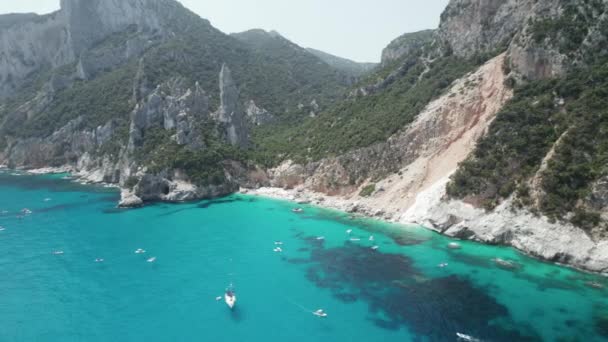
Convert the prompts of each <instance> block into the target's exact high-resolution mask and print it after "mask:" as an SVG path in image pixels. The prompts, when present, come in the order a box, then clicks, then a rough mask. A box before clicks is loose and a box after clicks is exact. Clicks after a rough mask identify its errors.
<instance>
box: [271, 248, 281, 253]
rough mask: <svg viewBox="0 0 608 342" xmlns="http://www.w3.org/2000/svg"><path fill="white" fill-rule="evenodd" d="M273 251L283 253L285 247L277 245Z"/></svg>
mask: <svg viewBox="0 0 608 342" xmlns="http://www.w3.org/2000/svg"><path fill="white" fill-rule="evenodd" d="M272 251H273V252H275V253H281V252H282V251H283V248H281V247H275V248H274V249H273V250H272Z"/></svg>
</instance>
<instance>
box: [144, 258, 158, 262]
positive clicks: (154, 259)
mask: <svg viewBox="0 0 608 342" xmlns="http://www.w3.org/2000/svg"><path fill="white" fill-rule="evenodd" d="M146 261H147V262H155V261H156V257H151V258H150V259H148V260H146Z"/></svg>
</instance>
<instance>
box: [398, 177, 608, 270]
mask: <svg viewBox="0 0 608 342" xmlns="http://www.w3.org/2000/svg"><path fill="white" fill-rule="evenodd" d="M448 182H449V177H445V178H443V179H440V180H439V181H437V182H436V183H435V184H433V185H432V186H431V187H429V188H428V189H426V190H424V191H422V192H421V193H419V194H418V195H417V196H416V201H415V203H414V205H413V206H412V207H410V208H409V209H408V210H407V211H406V212H405V213H404V214H403V215H402V216H401V218H400V221H401V222H403V223H417V224H421V225H424V226H426V227H429V228H432V229H434V230H436V231H438V232H440V233H443V234H446V235H448V236H453V237H457V238H462V239H470V240H476V241H480V242H485V243H492V244H505V245H511V246H513V247H515V248H517V249H519V250H521V251H524V252H526V253H528V254H530V255H533V256H537V257H540V258H543V259H545V260H551V261H555V262H560V263H564V264H570V265H573V266H576V267H580V268H584V269H587V270H590V271H594V272H603V273H605V272H608V241H594V240H593V239H592V238H591V237H590V236H589V235H587V234H586V233H585V232H584V231H583V230H582V229H580V228H577V227H574V226H573V225H571V224H568V223H564V222H553V223H552V222H549V221H548V220H547V218H546V217H541V216H535V215H534V214H532V213H530V212H528V211H526V210H519V209H515V208H514V207H513V203H512V201H511V200H507V201H505V202H503V203H502V204H501V205H500V206H499V207H498V208H496V209H495V210H493V211H492V212H486V211H485V210H483V209H479V208H475V207H473V206H472V205H470V204H467V203H464V202H462V201H459V200H445V189H446V185H447V183H448Z"/></svg>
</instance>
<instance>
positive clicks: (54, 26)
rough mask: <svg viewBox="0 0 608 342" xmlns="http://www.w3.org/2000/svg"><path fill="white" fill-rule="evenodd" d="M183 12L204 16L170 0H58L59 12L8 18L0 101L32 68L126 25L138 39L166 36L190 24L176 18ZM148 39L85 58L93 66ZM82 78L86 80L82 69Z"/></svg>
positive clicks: (75, 55)
mask: <svg viewBox="0 0 608 342" xmlns="http://www.w3.org/2000/svg"><path fill="white" fill-rule="evenodd" d="M184 13H188V15H190V16H191V17H192V18H195V19H196V20H202V19H200V18H198V17H197V16H196V15H194V14H192V13H190V12H187V11H185V10H184V9H183V7H182V6H181V5H180V4H179V3H178V2H176V1H171V0H156V1H144V0H62V1H61V9H60V10H59V11H57V12H54V13H51V14H48V15H44V16H34V17H32V18H29V20H25V19H24V20H19V21H16V22H14V23H13V21H11V23H10V24H11V25H8V24H6V26H7V28H3V29H2V30H0V99H1V98H5V97H7V96H9V95H11V94H12V92H13V91H14V90H15V89H16V88H17V87H18V86H19V85H21V83H22V82H23V81H24V79H25V78H26V77H27V76H28V75H30V74H31V73H32V72H35V71H38V70H39V69H40V68H49V67H51V68H56V67H59V66H63V65H67V64H70V63H73V62H76V61H78V60H79V59H80V57H81V54H82V53H83V52H84V51H85V50H87V49H88V48H91V47H92V46H94V45H95V44H97V43H99V42H100V41H102V40H103V39H105V38H106V37H108V36H110V35H112V34H114V33H118V32H122V31H125V30H126V29H127V28H130V27H134V28H135V30H137V32H138V33H140V35H139V36H140V37H148V38H154V37H164V36H168V35H170V34H171V30H172V28H185V27H187V26H188V25H189V22H188V19H184V18H183V17H178V16H183V15H184ZM1 21H2V18H0V25H1V24H2V22H1ZM147 40H148V39H144V40H141V41H137V40H135V41H132V42H130V43H129V44H128V45H127V46H126V47H125V51H122V50H121V51H115V53H114V55H112V56H96V58H92V59H91V58H89V59H85V61H84V62H85V64H86V63H88V64H89V65H88V67H89V68H92V69H95V68H96V65H97V64H98V63H99V62H100V61H101V62H103V61H106V63H111V62H113V61H116V59H117V58H118V57H122V55H123V54H129V53H130V54H131V55H137V54H138V52H140V51H141V50H142V49H143V48H145V42H147ZM119 55H120V56H119ZM83 67H87V65H84V66H83ZM85 69H86V68H85ZM85 71H86V70H85ZM81 76H82V77H83V78H86V72H84V71H83V75H81Z"/></svg>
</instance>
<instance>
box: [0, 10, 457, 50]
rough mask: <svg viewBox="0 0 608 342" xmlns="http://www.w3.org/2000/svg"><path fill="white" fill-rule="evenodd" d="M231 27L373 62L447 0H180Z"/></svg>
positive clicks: (426, 23)
mask: <svg viewBox="0 0 608 342" xmlns="http://www.w3.org/2000/svg"><path fill="white" fill-rule="evenodd" d="M180 1H181V3H183V4H184V5H185V6H186V7H188V8H189V9H191V10H192V11H194V12H196V13H197V14H199V15H200V16H201V17H203V18H206V19H209V20H210V21H211V23H212V24H213V26H215V27H217V28H219V29H220V30H222V31H224V32H226V33H231V32H240V31H244V30H247V29H251V28H263V29H266V30H277V31H278V32H280V33H281V34H282V35H283V36H285V37H287V38H289V39H290V40H292V41H293V42H295V43H297V44H298V45H301V46H304V47H313V48H316V49H319V50H324V51H326V52H330V53H332V54H335V55H338V56H342V57H346V58H350V59H354V60H357V61H361V62H375V61H378V60H379V59H380V53H381V51H382V48H384V47H385V46H386V45H387V44H388V43H389V42H390V41H391V40H393V39H394V38H396V37H398V36H399V35H401V34H403V33H406V32H413V31H418V30H422V29H427V28H435V27H437V25H438V23H439V15H440V14H441V12H442V11H443V8H445V6H446V5H447V3H448V0H373V1H369V0H365V1H363V0H180ZM58 8H59V0H19V1H13V0H0V13H10V12H37V13H48V12H52V11H54V10H56V9H58Z"/></svg>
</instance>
